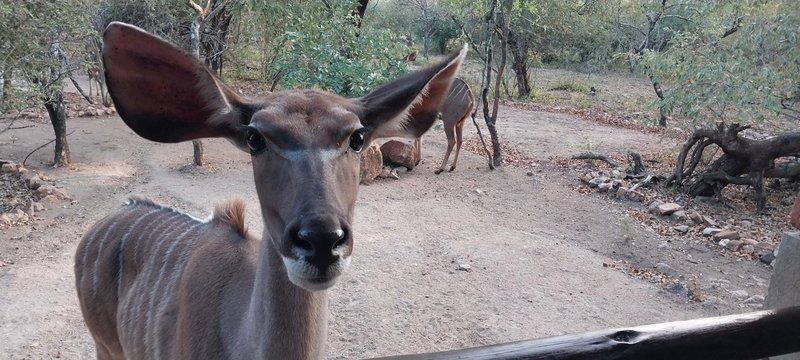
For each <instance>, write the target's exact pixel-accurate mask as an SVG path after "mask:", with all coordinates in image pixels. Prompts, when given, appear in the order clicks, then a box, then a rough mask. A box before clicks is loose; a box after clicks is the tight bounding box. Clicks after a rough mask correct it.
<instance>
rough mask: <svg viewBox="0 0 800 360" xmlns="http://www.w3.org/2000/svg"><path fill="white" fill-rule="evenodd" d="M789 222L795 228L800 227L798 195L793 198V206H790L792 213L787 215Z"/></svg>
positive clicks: (799, 199)
mask: <svg viewBox="0 0 800 360" xmlns="http://www.w3.org/2000/svg"><path fill="white" fill-rule="evenodd" d="M789 219H790V220H789V222H790V223H791V224H792V226H794V227H795V228H797V229H800V196H798V197H797V198H796V199H795V200H794V207H792V213H791V215H790V216H789Z"/></svg>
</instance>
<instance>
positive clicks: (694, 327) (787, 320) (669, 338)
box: [381, 306, 800, 360]
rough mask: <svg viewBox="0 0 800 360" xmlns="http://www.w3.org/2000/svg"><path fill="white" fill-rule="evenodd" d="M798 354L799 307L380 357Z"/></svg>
mask: <svg viewBox="0 0 800 360" xmlns="http://www.w3.org/2000/svg"><path fill="white" fill-rule="evenodd" d="M793 352H800V306H798V307H791V308H785V309H779V310H765V311H758V312H753V313H747V314H739V315H729V316H720V317H711V318H704V319H695V320H687V321H675V322H668V323H661V324H653V325H644V326H637V327H633V328H623V329H611V330H601V331H596V332H590V333H585V334H577V335H564V336H556V337H549V338H544V339H538V340H526V341H517V342H512V343H507V344H499V345H490V346H482V347H476V348H469V349H462V350H453V351H445V352H438V353H430V354H418V355H401V356H392V357H386V358H381V359H401V360H421V359H431V360H455V359H470V360H486V359H498V360H499V359H502V360H512V359H515V360H516V359H549V360H567V359H569V360H577V359H587V360H588V359H647V360H658V359H665V360H666V359H670V360H671V359H681V360H687V359H698V360H705V359H761V358H764V357H767V356H775V355H782V354H789V353H793Z"/></svg>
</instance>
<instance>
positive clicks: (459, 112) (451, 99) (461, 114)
mask: <svg viewBox="0 0 800 360" xmlns="http://www.w3.org/2000/svg"><path fill="white" fill-rule="evenodd" d="M474 106H475V97H474V96H473V95H472V91H471V90H470V89H469V85H467V83H466V82H464V80H461V79H455V80H454V81H453V84H452V85H451V86H450V90H449V91H448V92H447V97H445V99H444V101H443V102H442V106H441V118H442V123H443V124H444V133H445V136H447V151H446V152H445V153H444V159H442V165H441V166H439V168H438V169H437V170H436V171H434V172H435V173H436V174H441V173H442V171H444V169H445V167H446V166H447V160H448V159H449V158H450V152H452V151H453V146H455V147H456V153H455V156H454V158H453V165H451V166H450V171H453V170H455V169H456V164H458V154H459V153H460V152H461V143H462V142H463V140H462V135H463V133H464V122H465V121H466V120H467V118H468V117H470V116H471V115H472V110H473V109H474ZM415 145H416V147H417V155H418V156H417V159H419V158H421V156H422V155H421V153H420V151H421V150H420V148H421V147H422V144H421V140H420V138H417V140H416V142H415Z"/></svg>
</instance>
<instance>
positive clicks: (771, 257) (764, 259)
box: [758, 251, 775, 265]
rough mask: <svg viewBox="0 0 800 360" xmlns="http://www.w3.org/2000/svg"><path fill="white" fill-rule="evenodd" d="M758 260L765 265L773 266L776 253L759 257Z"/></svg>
mask: <svg viewBox="0 0 800 360" xmlns="http://www.w3.org/2000/svg"><path fill="white" fill-rule="evenodd" d="M758 260H759V261H761V262H762V263H764V264H767V265H772V263H773V262H774V261H775V253H773V252H771V251H770V252H768V253H766V254H763V255H759V257H758Z"/></svg>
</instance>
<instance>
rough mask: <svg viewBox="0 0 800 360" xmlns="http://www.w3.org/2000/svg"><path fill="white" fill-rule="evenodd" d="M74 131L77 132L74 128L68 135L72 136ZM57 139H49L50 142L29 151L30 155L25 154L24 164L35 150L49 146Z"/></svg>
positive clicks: (23, 164)
mask: <svg viewBox="0 0 800 360" xmlns="http://www.w3.org/2000/svg"><path fill="white" fill-rule="evenodd" d="M74 132H75V130H72V131H70V132H69V134H67V136H70V135H72V133H74ZM55 141H56V139H53V140H50V141H48V142H46V143H44V144H42V145H41V146H39V147H37V148H36V149H33V150H32V151H31V152H29V153H28V155H25V159H23V160H22V166H25V162H26V161H28V158H29V157H30V156H31V155H33V153H35V152H37V151H39V150H41V149H42V148H43V147H45V146H47V145H50V144H52V143H53V142H55Z"/></svg>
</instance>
